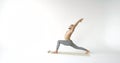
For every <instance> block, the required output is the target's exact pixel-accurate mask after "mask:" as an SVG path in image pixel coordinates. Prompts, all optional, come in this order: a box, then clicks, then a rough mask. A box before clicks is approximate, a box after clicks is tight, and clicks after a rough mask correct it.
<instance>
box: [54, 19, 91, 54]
mask: <svg viewBox="0 0 120 63" xmlns="http://www.w3.org/2000/svg"><path fill="white" fill-rule="evenodd" d="M82 21H83V18H81V19H80V20H78V21H77V22H76V23H75V24H71V25H70V26H69V28H68V29H69V30H68V31H67V32H66V34H65V37H64V38H65V40H58V42H57V47H56V51H54V52H53V53H58V49H59V46H60V44H63V45H66V46H71V47H73V48H75V49H79V50H84V51H86V54H88V53H89V50H87V49H85V48H83V47H79V46H77V45H75V44H74V43H73V41H72V40H71V39H70V37H71V35H72V33H73V32H74V30H75V28H76V26H77V25H78V24H79V23H80V22H82Z"/></svg>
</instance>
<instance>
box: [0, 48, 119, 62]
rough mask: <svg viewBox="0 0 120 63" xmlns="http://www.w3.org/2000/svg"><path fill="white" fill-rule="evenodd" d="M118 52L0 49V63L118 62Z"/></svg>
mask: <svg viewBox="0 0 120 63" xmlns="http://www.w3.org/2000/svg"><path fill="white" fill-rule="evenodd" d="M119 58H120V53H119V52H117V51H116V52H115V51H96V52H95V51H93V52H91V54H90V55H82V54H78V55H73V54H48V53H47V52H46V51H44V52H41V51H40V50H37V49H34V50H33V49H31V50H30V49H24V51H17V50H15V49H13V50H12V49H11V50H8V49H1V50H0V63H120V60H119Z"/></svg>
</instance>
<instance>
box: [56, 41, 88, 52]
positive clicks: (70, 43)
mask: <svg viewBox="0 0 120 63" xmlns="http://www.w3.org/2000/svg"><path fill="white" fill-rule="evenodd" d="M60 44H63V45H66V46H71V47H73V48H75V49H79V50H84V51H87V49H85V48H83V47H79V46H77V45H75V44H74V43H73V41H72V40H58V42H57V47H56V51H58V49H59V46H60Z"/></svg>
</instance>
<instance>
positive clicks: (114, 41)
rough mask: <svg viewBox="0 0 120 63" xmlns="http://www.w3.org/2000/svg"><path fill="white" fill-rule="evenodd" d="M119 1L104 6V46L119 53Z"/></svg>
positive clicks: (112, 1) (112, 0)
mask: <svg viewBox="0 0 120 63" xmlns="http://www.w3.org/2000/svg"><path fill="white" fill-rule="evenodd" d="M119 2H120V1H119V0H115V1H114V0H111V1H109V2H107V4H106V6H107V8H106V13H107V14H106V16H107V17H106V22H107V23H106V29H105V31H106V33H105V39H106V45H107V46H108V47H109V48H111V49H112V50H116V51H120V43H119V42H120V39H119V37H120V18H119V16H120V3H119Z"/></svg>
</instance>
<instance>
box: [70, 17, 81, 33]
mask: <svg viewBox="0 0 120 63" xmlns="http://www.w3.org/2000/svg"><path fill="white" fill-rule="evenodd" d="M82 21H83V18H81V19H80V20H78V21H77V22H76V23H75V24H73V27H72V29H71V30H72V31H74V29H75V28H76V26H77V25H78V24H79V23H80V22H82Z"/></svg>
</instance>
